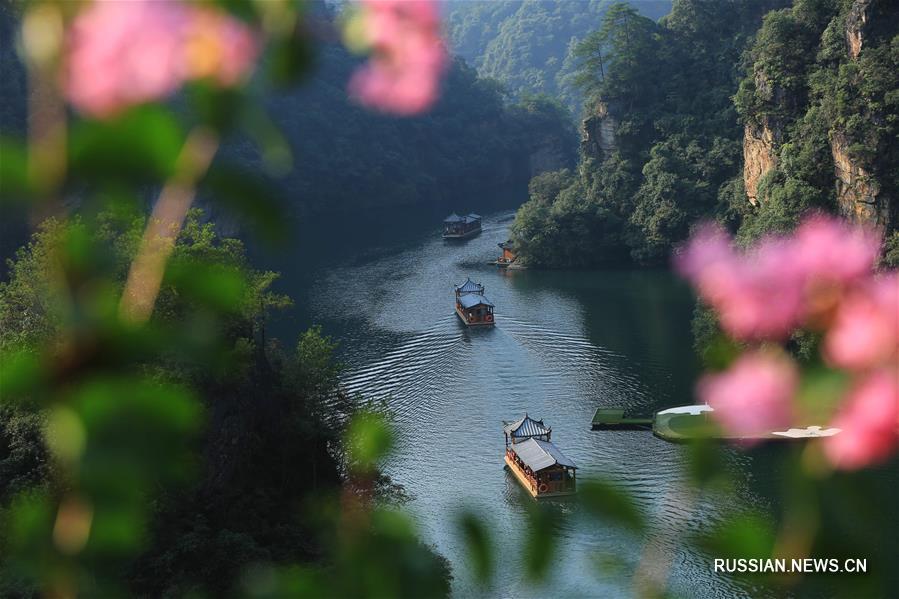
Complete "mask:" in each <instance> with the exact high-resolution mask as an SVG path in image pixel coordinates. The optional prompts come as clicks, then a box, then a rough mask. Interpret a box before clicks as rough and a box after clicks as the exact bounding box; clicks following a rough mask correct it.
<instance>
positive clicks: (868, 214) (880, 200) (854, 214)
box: [830, 133, 891, 227]
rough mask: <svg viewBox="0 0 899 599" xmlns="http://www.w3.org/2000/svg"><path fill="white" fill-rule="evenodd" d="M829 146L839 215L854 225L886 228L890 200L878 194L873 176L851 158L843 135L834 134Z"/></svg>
mask: <svg viewBox="0 0 899 599" xmlns="http://www.w3.org/2000/svg"><path fill="white" fill-rule="evenodd" d="M830 147H831V152H832V153H833V162H834V174H835V176H836V192H837V206H838V207H839V211H840V213H841V214H843V215H844V216H846V217H847V218H850V219H852V220H854V221H857V222H866V223H873V224H876V225H880V226H886V227H889V225H890V224H891V223H890V220H891V219H890V200H889V198H888V197H886V196H885V195H884V194H882V193H881V189H880V183H879V182H878V179H877V177H875V176H874V175H873V173H871V171H869V170H868V169H866V168H865V167H864V166H862V165H861V164H860V163H859V161H858V160H856V159H853V158H852V155H851V151H850V143H849V140H848V139H847V137H846V136H845V135H844V134H842V133H835V134H834V136H833V139H832V140H831V146H830Z"/></svg>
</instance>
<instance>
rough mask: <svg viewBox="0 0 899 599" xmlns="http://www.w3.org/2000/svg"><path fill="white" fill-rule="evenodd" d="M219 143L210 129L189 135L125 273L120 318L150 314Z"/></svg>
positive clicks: (135, 320)
mask: <svg viewBox="0 0 899 599" xmlns="http://www.w3.org/2000/svg"><path fill="white" fill-rule="evenodd" d="M218 146H219V138H218V136H217V135H216V134H215V133H214V132H213V131H211V130H209V129H205V128H196V129H194V130H193V131H191V133H190V135H188V137H187V141H186V142H185V144H184V148H183V149H182V151H181V154H180V155H179V156H178V162H177V164H176V170H175V174H174V176H173V177H172V178H171V179H170V180H169V182H168V183H166V185H165V187H163V189H162V192H161V193H160V194H159V199H158V200H157V201H156V206H155V207H154V208H153V213H152V214H151V215H150V220H149V221H148V222H147V228H146V230H145V231H144V235H143V238H142V239H141V243H140V249H139V250H138V254H137V257H136V258H135V259H134V262H133V263H132V264H131V270H130V271H129V272H128V280H127V281H126V283H125V289H124V291H123V293H122V300H121V303H120V304H119V316H120V317H121V318H122V319H123V320H125V321H127V322H131V323H136V324H139V323H144V322H146V321H147V320H148V319H149V318H150V315H151V314H152V313H153V305H154V304H155V303H156V296H157V295H159V287H160V285H161V283H162V276H163V273H164V271H165V264H166V261H167V260H168V258H169V256H170V255H171V253H172V249H173V248H174V246H175V240H176V239H177V238H178V234H179V233H180V232H181V227H182V225H183V224H184V218H185V217H186V216H187V211H188V209H189V208H190V206H191V204H192V203H193V200H194V197H195V195H196V184H197V181H198V180H199V179H200V178H201V177H202V176H203V175H204V174H205V173H206V171H207V170H208V169H209V164H210V163H211V162H212V158H213V156H215V152H216V150H217V149H218Z"/></svg>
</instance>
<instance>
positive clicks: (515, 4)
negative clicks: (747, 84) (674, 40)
mask: <svg viewBox="0 0 899 599" xmlns="http://www.w3.org/2000/svg"><path fill="white" fill-rule="evenodd" d="M614 1H615V0H583V1H578V2H572V1H570V0H489V1H488V0H474V1H469V0H450V1H448V2H447V3H446V27H447V34H448V36H449V38H450V43H451V46H452V50H453V52H454V53H456V54H458V55H459V56H462V57H463V58H465V60H466V61H467V62H468V63H469V64H471V65H473V66H474V67H475V68H476V69H477V71H478V73H479V74H480V75H481V76H482V77H491V78H494V79H496V80H498V81H500V82H501V83H502V84H503V85H504V86H506V88H507V89H508V90H509V91H510V92H511V93H512V94H513V95H515V96H521V95H522V94H546V95H550V96H552V97H554V98H557V99H559V100H560V101H561V102H563V103H564V104H565V105H567V106H568V107H569V108H570V109H571V110H572V112H575V113H577V112H579V111H580V108H581V99H582V98H581V96H580V94H579V93H578V91H577V89H576V88H575V87H574V86H573V85H572V84H571V76H572V65H573V63H572V57H570V56H569V53H570V50H571V48H572V47H573V43H574V41H575V40H579V39H583V38H584V37H585V36H586V35H587V34H588V33H590V32H591V31H593V30H594V29H596V28H597V27H598V26H599V23H600V22H601V20H602V16H603V15H604V14H605V12H606V10H608V8H609V6H611V5H612V4H613V3H614ZM629 4H630V5H631V6H633V7H634V8H635V9H636V10H637V11H638V12H639V13H640V14H641V15H644V16H646V17H648V18H650V19H654V20H655V19H658V18H660V17H662V16H663V15H665V14H668V12H669V11H670V10H671V0H631V1H630V2H629Z"/></svg>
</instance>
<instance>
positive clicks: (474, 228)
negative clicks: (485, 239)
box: [443, 212, 481, 239]
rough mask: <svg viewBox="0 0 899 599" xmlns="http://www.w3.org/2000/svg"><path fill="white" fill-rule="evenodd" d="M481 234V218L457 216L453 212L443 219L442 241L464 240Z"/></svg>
mask: <svg viewBox="0 0 899 599" xmlns="http://www.w3.org/2000/svg"><path fill="white" fill-rule="evenodd" d="M480 232H481V216H480V215H479V214H474V213H471V214H466V215H465V216H459V215H458V214H456V213H455V212H453V213H452V214H450V215H449V216H447V217H446V218H445V219H443V238H444V239H466V238H468V237H472V236H474V235H477V234H478V233H480Z"/></svg>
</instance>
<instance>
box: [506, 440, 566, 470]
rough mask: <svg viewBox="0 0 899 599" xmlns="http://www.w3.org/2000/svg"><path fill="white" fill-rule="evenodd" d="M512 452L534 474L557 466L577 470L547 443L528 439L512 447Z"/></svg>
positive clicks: (557, 450)
mask: <svg viewBox="0 0 899 599" xmlns="http://www.w3.org/2000/svg"><path fill="white" fill-rule="evenodd" d="M512 451H514V452H515V453H516V455H518V457H519V458H520V459H521V461H522V462H524V463H525V465H527V466H528V468H530V469H531V470H533V471H534V472H539V471H540V470H544V469H546V468H549V467H550V466H555V465H557V464H558V465H559V466H566V467H568V468H577V466H575V465H574V462H572V461H571V460H570V459H568V458H567V457H566V456H565V454H564V453H562V451H561V450H560V449H559V448H558V447H556V446H555V445H553V444H552V443H550V442H549V441H541V440H539V439H534V438H530V439H528V440H527V441H522V442H521V443H516V444H515V445H512Z"/></svg>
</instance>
